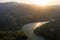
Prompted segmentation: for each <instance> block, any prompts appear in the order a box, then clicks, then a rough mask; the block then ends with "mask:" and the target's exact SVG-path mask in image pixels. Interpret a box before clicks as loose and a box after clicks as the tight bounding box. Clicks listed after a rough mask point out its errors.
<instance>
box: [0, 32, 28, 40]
mask: <svg viewBox="0 0 60 40" xmlns="http://www.w3.org/2000/svg"><path fill="white" fill-rule="evenodd" d="M26 39H27V37H26V36H25V34H24V33H23V32H13V31H8V32H5V31H0V40H26Z"/></svg>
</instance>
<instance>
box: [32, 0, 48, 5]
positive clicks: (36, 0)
mask: <svg viewBox="0 0 60 40" xmlns="http://www.w3.org/2000/svg"><path fill="white" fill-rule="evenodd" d="M31 3H32V4H36V5H41V6H45V5H47V4H48V1H47V0H31Z"/></svg>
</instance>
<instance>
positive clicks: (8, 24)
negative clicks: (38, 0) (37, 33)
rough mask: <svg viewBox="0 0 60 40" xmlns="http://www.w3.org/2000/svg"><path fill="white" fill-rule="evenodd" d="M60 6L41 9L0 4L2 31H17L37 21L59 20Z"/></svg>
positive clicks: (12, 3) (22, 5) (22, 4)
mask: <svg viewBox="0 0 60 40" xmlns="http://www.w3.org/2000/svg"><path fill="white" fill-rule="evenodd" d="M59 10H60V6H47V7H41V6H36V5H28V4H24V3H16V2H7V3H0V31H9V30H12V31H16V30H19V29H21V26H22V25H24V24H26V23H30V22H37V21H48V20H50V18H54V19H55V20H59V18H60V11H59Z"/></svg>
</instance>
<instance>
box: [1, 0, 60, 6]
mask: <svg viewBox="0 0 60 40" xmlns="http://www.w3.org/2000/svg"><path fill="white" fill-rule="evenodd" d="M10 1H15V2H17V1H19V2H21V1H25V2H29V1H30V0H0V2H10ZM37 1H38V0H37ZM48 1H49V4H59V5H60V0H48Z"/></svg>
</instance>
